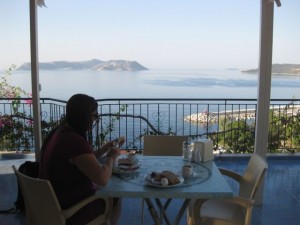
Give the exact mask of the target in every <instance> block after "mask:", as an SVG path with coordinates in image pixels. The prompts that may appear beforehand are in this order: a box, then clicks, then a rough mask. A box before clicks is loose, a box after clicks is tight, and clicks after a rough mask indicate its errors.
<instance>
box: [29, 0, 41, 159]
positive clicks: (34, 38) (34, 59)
mask: <svg viewBox="0 0 300 225" xmlns="http://www.w3.org/2000/svg"><path fill="white" fill-rule="evenodd" d="M29 15H30V46H31V47H30V48H31V87H32V106H33V132H34V144H35V159H36V161H39V160H40V151H41V146H42V134H41V130H42V129H41V113H40V112H41V110H40V89H39V60H38V35H37V33H38V32H37V5H36V0H29Z"/></svg>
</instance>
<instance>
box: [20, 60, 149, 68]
mask: <svg viewBox="0 0 300 225" xmlns="http://www.w3.org/2000/svg"><path fill="white" fill-rule="evenodd" d="M39 67H40V69H41V70H117V71H139V70H148V69H147V68H146V67H144V66H142V65H141V64H139V63H138V62H136V61H127V60H109V61H101V60H98V59H92V60H87V61H79V62H69V61H54V62H40V63H39ZM17 69H18V70H30V69H31V63H24V64H22V65H21V66H20V67H18V68H17Z"/></svg>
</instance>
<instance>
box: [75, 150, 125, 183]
mask: <svg viewBox="0 0 300 225" xmlns="http://www.w3.org/2000/svg"><path fill="white" fill-rule="evenodd" d="M118 155H120V149H117V148H111V149H110V150H109V151H108V153H107V156H106V157H105V160H104V162H103V164H100V163H99V162H98V160H97V158H96V156H95V155H93V154H82V155H79V156H76V157H74V158H73V159H71V160H70V161H71V163H72V164H74V165H75V166H77V167H78V169H79V170H80V171H81V172H83V173H84V174H85V175H86V176H87V177H88V178H89V179H90V180H91V181H92V182H94V183H95V184H97V185H100V186H104V185H106V183H107V182H108V181H109V179H110V177H111V174H112V166H113V160H114V158H116V157H117V156H118Z"/></svg>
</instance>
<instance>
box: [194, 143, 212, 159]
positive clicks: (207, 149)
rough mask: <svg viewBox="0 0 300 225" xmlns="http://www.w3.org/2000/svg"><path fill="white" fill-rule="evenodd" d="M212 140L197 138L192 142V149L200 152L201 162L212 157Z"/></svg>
mask: <svg viewBox="0 0 300 225" xmlns="http://www.w3.org/2000/svg"><path fill="white" fill-rule="evenodd" d="M213 147H214V146H213V141H212V140H208V139H198V140H196V141H195V142H194V151H195V152H200V156H201V162H206V161H210V160H213V159H214V155H213Z"/></svg>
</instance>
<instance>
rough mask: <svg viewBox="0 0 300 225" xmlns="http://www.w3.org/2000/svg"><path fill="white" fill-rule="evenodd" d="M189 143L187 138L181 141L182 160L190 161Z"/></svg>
mask: <svg viewBox="0 0 300 225" xmlns="http://www.w3.org/2000/svg"><path fill="white" fill-rule="evenodd" d="M191 146H192V145H191V143H190V142H189V140H188V138H186V140H185V141H184V142H183V143H182V156H183V160H187V161H191V157H192V151H191Z"/></svg>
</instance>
